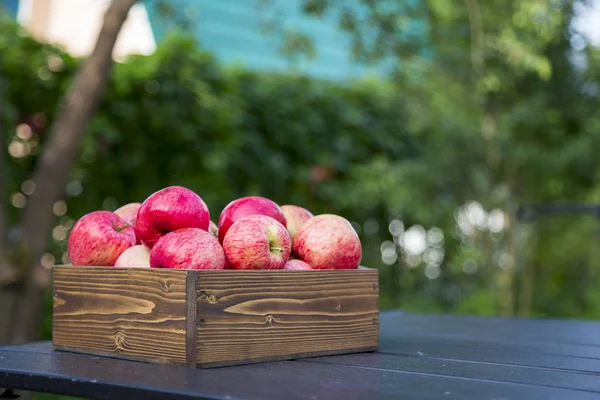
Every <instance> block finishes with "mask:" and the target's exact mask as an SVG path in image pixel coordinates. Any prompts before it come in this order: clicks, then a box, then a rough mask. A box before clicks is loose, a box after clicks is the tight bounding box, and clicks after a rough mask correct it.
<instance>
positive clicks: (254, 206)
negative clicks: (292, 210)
mask: <svg viewBox="0 0 600 400" xmlns="http://www.w3.org/2000/svg"><path fill="white" fill-rule="evenodd" d="M255 214H259V215H266V216H268V217H271V218H273V219H275V220H276V221H278V222H279V223H280V224H282V225H283V226H284V227H285V226H286V221H285V216H284V215H283V211H281V207H279V206H278V205H277V203H275V202H274V201H273V200H269V199H267V198H265V197H260V196H248V197H242V198H239V199H236V200H233V201H232V202H231V203H229V204H228V205H227V206H226V207H225V208H224V209H223V211H222V212H221V215H220V216H219V242H221V243H223V240H224V239H225V235H226V234H227V231H228V230H229V228H230V227H231V226H232V225H233V224H234V223H235V222H236V221H237V220H239V219H241V218H244V217H247V216H250V215H255Z"/></svg>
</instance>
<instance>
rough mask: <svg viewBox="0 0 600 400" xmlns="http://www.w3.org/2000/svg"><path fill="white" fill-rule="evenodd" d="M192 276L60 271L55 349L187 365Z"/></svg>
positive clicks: (133, 271) (122, 270)
mask: <svg viewBox="0 0 600 400" xmlns="http://www.w3.org/2000/svg"><path fill="white" fill-rule="evenodd" d="M186 279H187V271H176V270H150V269H147V270H146V269H133V268H131V269H130V268H113V267H93V268H91V267H56V268H55V269H54V273H53V288H54V302H53V303H54V304H53V314H54V315H53V343H54V346H55V348H56V349H59V350H71V351H77V352H85V353H89V354H96V355H110V356H116V357H120V358H128V359H135V360H143V361H148V360H152V361H154V362H162V363H185V362H186V361H187V351H186V331H187V327H186V315H187V314H186V313H187V309H186Z"/></svg>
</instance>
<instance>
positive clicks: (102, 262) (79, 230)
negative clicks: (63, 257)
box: [68, 211, 136, 267]
mask: <svg viewBox="0 0 600 400" xmlns="http://www.w3.org/2000/svg"><path fill="white" fill-rule="evenodd" d="M135 243H136V237H135V232H134V231H133V228H132V227H131V226H129V224H128V223H127V222H126V221H125V220H124V219H122V218H121V217H119V216H118V215H117V214H115V213H113V212H110V211H94V212H91V213H89V214H86V215H84V216H83V217H81V218H80V219H79V221H77V223H75V226H73V229H72V230H71V233H70V234H69V241H68V248H69V250H68V251H69V258H70V260H71V263H72V264H73V265H97V266H107V267H110V266H113V265H114V264H115V262H116V261H117V259H118V258H119V256H120V255H121V253H123V252H124V251H125V250H127V249H128V248H130V247H131V246H134V245H135Z"/></svg>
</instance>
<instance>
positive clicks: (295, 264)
mask: <svg viewBox="0 0 600 400" xmlns="http://www.w3.org/2000/svg"><path fill="white" fill-rule="evenodd" d="M283 269H313V268H312V267H311V266H310V265H308V264H307V263H305V262H304V261H302V260H288V261H287V262H286V263H285V265H284V266H283Z"/></svg>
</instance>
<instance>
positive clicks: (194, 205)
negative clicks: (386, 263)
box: [135, 186, 210, 248]
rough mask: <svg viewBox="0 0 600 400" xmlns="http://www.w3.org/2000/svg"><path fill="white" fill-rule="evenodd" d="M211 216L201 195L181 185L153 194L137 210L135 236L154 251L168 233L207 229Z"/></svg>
mask: <svg viewBox="0 0 600 400" xmlns="http://www.w3.org/2000/svg"><path fill="white" fill-rule="evenodd" d="M209 222H210V214H209V212H208V207H207V206H206V203H204V201H203V200H202V198H201V197H200V196H198V195H197V194H196V193H194V192H192V191H191V190H189V189H186V188H184V187H181V186H170V187H168V188H165V189H162V190H159V191H158V192H156V193H154V194H152V195H150V197H148V198H147V199H146V200H145V201H144V202H143V203H142V206H141V207H140V210H139V211H138V216H137V221H136V226H135V233H136V234H137V235H138V237H139V238H140V240H141V241H142V243H144V244H145V245H146V246H148V247H150V248H152V247H153V246H154V244H155V243H156V242H157V241H158V239H160V237H161V236H163V235H165V234H166V233H169V232H172V231H176V230H178V229H183V228H199V229H203V230H205V231H206V230H207V229H208V224H209Z"/></svg>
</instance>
